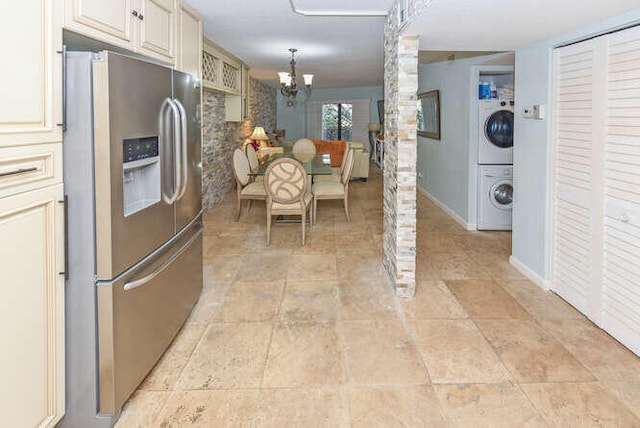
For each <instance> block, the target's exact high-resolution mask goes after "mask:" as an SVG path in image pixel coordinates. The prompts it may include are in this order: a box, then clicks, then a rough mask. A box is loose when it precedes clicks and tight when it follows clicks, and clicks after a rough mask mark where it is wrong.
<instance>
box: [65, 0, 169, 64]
mask: <svg viewBox="0 0 640 428" xmlns="http://www.w3.org/2000/svg"><path fill="white" fill-rule="evenodd" d="M65 2H66V3H65V5H66V7H65V28H67V29H69V30H72V31H75V32H77V33H80V34H84V35H86V36H89V37H92V38H94V39H97V40H101V41H104V42H107V43H111V44H113V45H115V46H119V47H123V48H125V49H129V50H132V51H134V52H138V53H141V54H144V55H147V56H151V57H153V58H157V59H159V60H162V61H166V62H169V63H173V62H174V58H175V34H176V32H175V28H176V23H175V20H176V4H177V0H109V1H105V0H65Z"/></svg>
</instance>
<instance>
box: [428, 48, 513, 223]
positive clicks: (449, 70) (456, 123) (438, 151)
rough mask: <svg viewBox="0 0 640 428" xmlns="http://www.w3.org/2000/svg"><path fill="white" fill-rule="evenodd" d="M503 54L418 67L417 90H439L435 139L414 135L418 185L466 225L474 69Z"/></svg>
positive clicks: (470, 216) (471, 219) (470, 213)
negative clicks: (416, 142) (416, 151)
mask: <svg viewBox="0 0 640 428" xmlns="http://www.w3.org/2000/svg"><path fill="white" fill-rule="evenodd" d="M509 56H510V55H509V54H506V55H505V54H494V55H487V56H480V57H473V58H465V59H460V60H455V61H446V62H438V63H432V64H426V65H420V66H419V67H418V93H422V92H426V91H431V90H436V89H437V90H439V91H440V130H441V132H440V134H441V139H440V140H434V139H430V138H425V137H421V136H418V159H417V172H418V174H420V173H421V174H422V177H418V187H419V188H420V189H421V190H423V191H426V192H427V193H429V194H430V195H431V196H432V197H433V198H435V199H437V200H438V201H440V202H441V203H442V204H443V205H445V206H446V207H447V208H449V209H450V210H451V211H453V212H454V213H455V215H457V216H458V218H459V219H460V220H462V221H464V223H466V224H467V225H468V226H469V227H473V226H474V225H475V219H476V215H475V210H476V205H475V204H474V203H473V201H475V200H476V198H472V197H470V196H472V195H471V194H472V193H473V194H475V193H476V191H477V189H476V181H477V180H476V177H475V175H476V164H477V147H478V146H477V139H476V138H474V135H476V134H477V126H471V124H472V123H474V122H473V121H474V120H475V121H476V122H477V120H478V119H477V117H478V116H477V111H476V109H475V107H476V105H477V103H476V102H475V100H476V98H477V92H478V90H477V82H476V81H475V80H477V79H474V78H472V70H473V71H475V74H476V75H477V73H478V71H480V70H486V71H489V70H492V71H497V70H498V69H499V68H500V67H504V66H495V65H487V66H484V67H483V66H482V65H481V64H487V63H490V64H493V63H494V62H496V61H495V60H497V59H499V58H502V57H509Z"/></svg>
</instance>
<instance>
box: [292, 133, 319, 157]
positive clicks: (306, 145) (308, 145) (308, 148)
mask: <svg viewBox="0 0 640 428" xmlns="http://www.w3.org/2000/svg"><path fill="white" fill-rule="evenodd" d="M291 151H292V152H293V157H295V158H296V159H303V160H310V159H309V157H310V158H311V159H312V158H313V157H314V156H315V155H316V145H315V144H313V141H311V140H309V139H307V138H300V139H299V140H298V141H296V142H295V143H294V144H293V148H292V149H291Z"/></svg>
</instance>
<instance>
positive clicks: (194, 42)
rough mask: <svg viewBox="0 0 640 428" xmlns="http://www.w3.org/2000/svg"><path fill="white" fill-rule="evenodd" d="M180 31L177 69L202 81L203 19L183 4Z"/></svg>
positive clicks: (179, 20)
mask: <svg viewBox="0 0 640 428" xmlns="http://www.w3.org/2000/svg"><path fill="white" fill-rule="evenodd" d="M178 22H179V25H178V27H179V30H178V54H177V60H176V64H177V68H178V70H180V71H184V72H185V73H190V74H191V75H193V76H195V77H196V78H198V79H200V76H201V73H202V72H201V70H202V65H201V64H202V18H201V17H200V15H198V13H197V12H196V11H195V10H193V9H192V8H190V7H189V6H188V5H187V4H185V3H182V6H181V8H180V19H178Z"/></svg>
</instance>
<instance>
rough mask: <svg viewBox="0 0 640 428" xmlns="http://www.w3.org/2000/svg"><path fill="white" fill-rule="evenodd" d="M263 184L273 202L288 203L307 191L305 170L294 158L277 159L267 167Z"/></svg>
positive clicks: (296, 199)
mask: <svg viewBox="0 0 640 428" xmlns="http://www.w3.org/2000/svg"><path fill="white" fill-rule="evenodd" d="M264 186H265V189H266V190H267V195H268V196H269V197H270V198H271V199H272V200H273V201H274V202H277V203H280V204H290V203H293V202H296V201H299V200H300V198H301V197H302V196H303V195H304V194H305V193H306V192H307V172H306V171H305V170H304V168H303V167H302V165H301V164H300V162H298V161H296V160H294V159H289V158H282V159H278V160H275V161H273V162H272V163H271V165H269V167H268V168H267V171H266V172H265V178H264Z"/></svg>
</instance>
